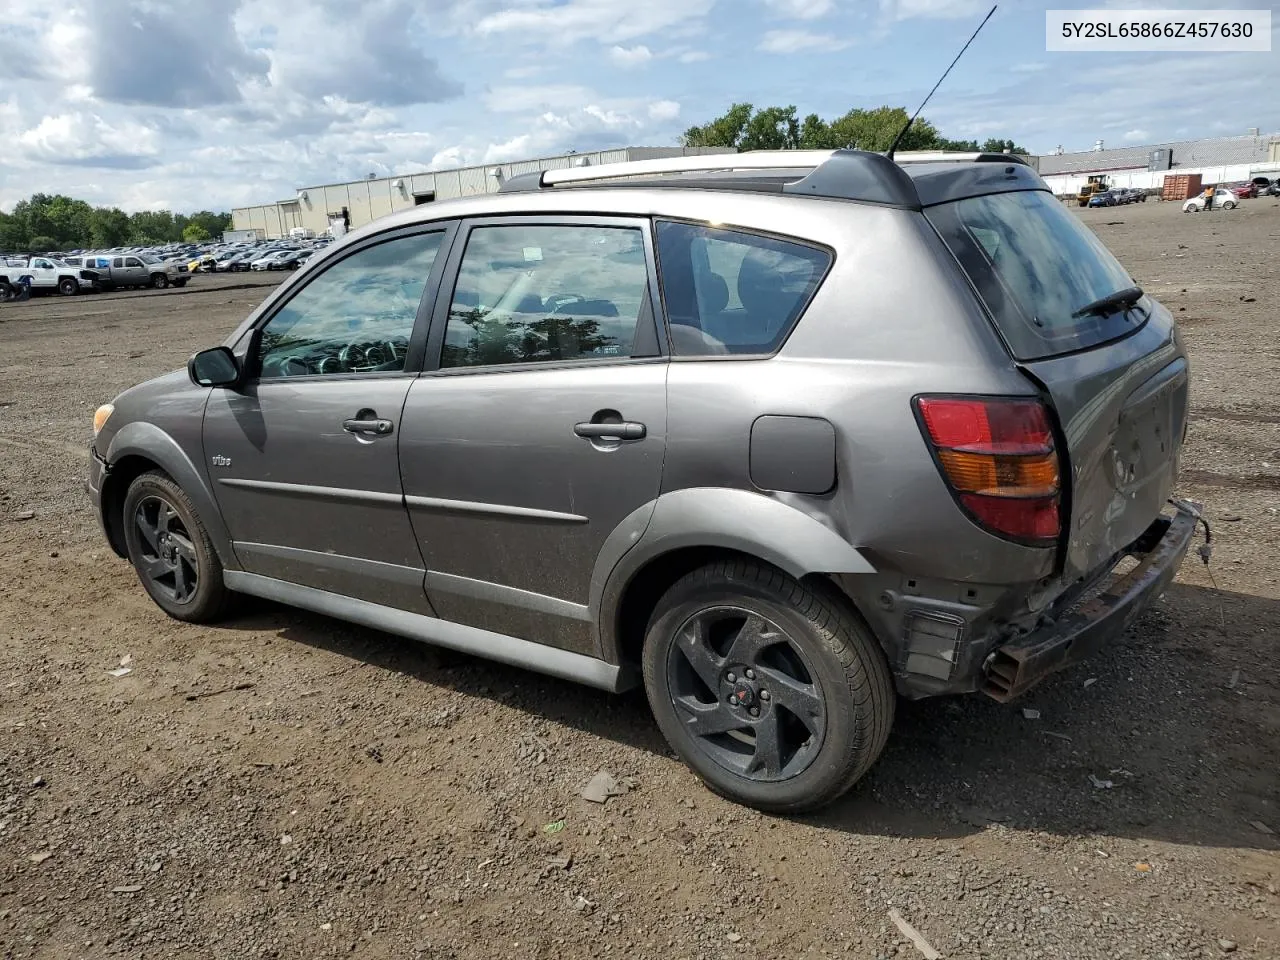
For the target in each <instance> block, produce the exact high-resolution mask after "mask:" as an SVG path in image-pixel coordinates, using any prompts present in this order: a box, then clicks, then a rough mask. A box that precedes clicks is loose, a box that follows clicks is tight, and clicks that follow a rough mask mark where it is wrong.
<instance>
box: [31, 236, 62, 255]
mask: <svg viewBox="0 0 1280 960" xmlns="http://www.w3.org/2000/svg"><path fill="white" fill-rule="evenodd" d="M27 249H28V250H29V251H30V252H31V253H51V252H53V251H54V250H59V249H61V247H59V245H58V241H57V240H56V239H55V238H53V237H32V238H31V242H30V243H29V244H27Z"/></svg>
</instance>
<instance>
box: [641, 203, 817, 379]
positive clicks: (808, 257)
mask: <svg viewBox="0 0 1280 960" xmlns="http://www.w3.org/2000/svg"><path fill="white" fill-rule="evenodd" d="M657 238H658V264H659V270H660V275H661V282H662V293H663V299H664V301H665V303H666V307H667V319H668V321H669V323H670V330H671V345H672V353H673V354H674V355H675V356H716V355H721V354H771V353H773V352H774V351H776V350H777V349H778V348H779V347H780V346H781V345H782V342H783V341H784V340H785V339H786V338H787V334H789V333H790V332H791V329H792V328H793V327H794V326H795V324H796V321H797V320H798V319H799V318H800V314H801V313H803V312H804V309H805V307H807V306H808V305H809V301H810V300H812V299H813V295H814V293H816V292H817V289H818V285H819V284H820V283H821V282H822V278H823V277H824V276H825V275H826V272H827V268H828V267H829V266H830V265H831V254H830V253H829V252H827V251H826V250H823V249H821V248H818V247H812V246H809V245H807V244H802V243H796V242H793V241H790V240H782V239H778V238H775V237H764V236H760V235H758V234H753V233H745V232H742V231H738V230H726V229H723V228H721V227H710V226H703V225H699V224H690V223H677V222H672V221H659V222H658V225H657Z"/></svg>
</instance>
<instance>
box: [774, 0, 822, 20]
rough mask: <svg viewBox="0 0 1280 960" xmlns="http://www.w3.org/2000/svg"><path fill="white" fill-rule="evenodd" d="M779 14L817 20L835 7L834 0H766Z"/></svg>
mask: <svg viewBox="0 0 1280 960" xmlns="http://www.w3.org/2000/svg"><path fill="white" fill-rule="evenodd" d="M764 2H765V6H767V7H769V8H770V9H771V10H773V11H774V12H775V13H777V14H778V15H779V16H783V17H791V18H792V19H794V20H816V19H818V18H819V17H825V16H826V15H827V14H828V13H830V12H831V11H832V9H834V7H835V3H834V0H764Z"/></svg>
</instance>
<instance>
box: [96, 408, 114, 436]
mask: <svg viewBox="0 0 1280 960" xmlns="http://www.w3.org/2000/svg"><path fill="white" fill-rule="evenodd" d="M115 410H116V405H115V404H114V403H104V404H103V405H102V406H100V407H99V408H98V409H97V410H95V411H93V435H94V436H95V437H96V436H97V435H98V434H100V433H101V432H102V428H103V427H105V426H106V425H107V420H109V419H110V417H111V414H113V413H115Z"/></svg>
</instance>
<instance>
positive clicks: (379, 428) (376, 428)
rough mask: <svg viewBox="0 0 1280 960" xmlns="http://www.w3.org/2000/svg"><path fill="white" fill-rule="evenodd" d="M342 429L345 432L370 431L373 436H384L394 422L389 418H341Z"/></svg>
mask: <svg viewBox="0 0 1280 960" xmlns="http://www.w3.org/2000/svg"><path fill="white" fill-rule="evenodd" d="M342 429H343V430H345V431H347V433H372V434H374V435H375V436H379V437H385V436H386V435H387V434H389V433H390V432H391V431H392V430H394V429H395V424H393V423H392V422H391V421H390V420H381V419H379V420H343V421H342Z"/></svg>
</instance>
